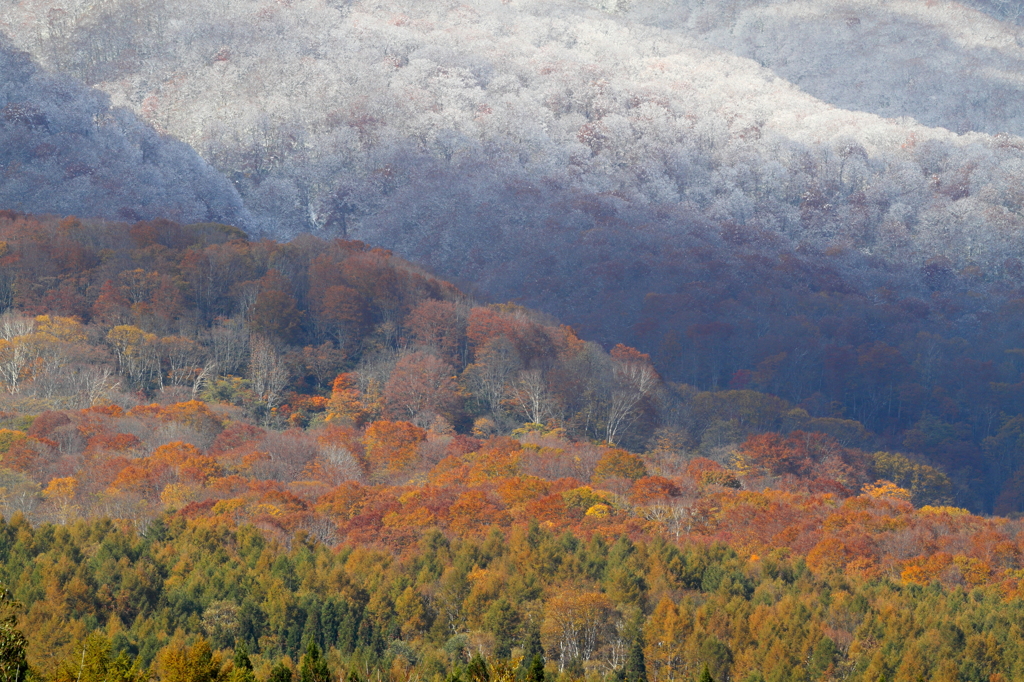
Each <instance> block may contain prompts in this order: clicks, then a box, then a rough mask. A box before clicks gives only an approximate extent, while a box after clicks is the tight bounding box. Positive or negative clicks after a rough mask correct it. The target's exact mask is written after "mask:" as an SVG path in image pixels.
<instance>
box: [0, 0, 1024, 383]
mask: <svg viewBox="0 0 1024 682" xmlns="http://www.w3.org/2000/svg"><path fill="white" fill-rule="evenodd" d="M815 7H818V9H814V10H813V11H812V10H809V9H808V10H806V11H805V10H802V9H800V7H798V6H796V5H787V4H781V3H776V4H760V5H750V6H734V5H728V6H725V5H722V6H719V5H716V4H714V3H712V4H708V5H706V6H702V7H700V8H694V7H690V6H689V5H685V4H676V5H669V4H666V3H654V4H652V3H634V4H633V5H632V6H630V7H626V6H624V5H623V6H622V7H619V6H618V5H616V6H614V7H612V6H610V5H609V6H608V7H605V8H603V9H602V8H599V7H596V6H590V5H582V4H578V3H571V2H563V3H550V2H545V3H530V2H511V3H501V2H496V1H495V2H489V1H486V0H480V1H479V2H473V3H469V4H460V5H456V4H448V5H446V4H437V3H432V4H430V5H423V4H422V3H403V2H397V1H394V2H353V3H348V4H338V3H334V4H332V3H324V2H316V1H314V0H305V1H299V2H289V3H277V2H261V1H258V0H235V1H233V2H224V3H217V4H216V5H210V4H208V3H195V2H188V1H186V0H177V1H176V2H172V3H163V2H147V1H145V0H140V1H138V2H125V1H123V0H106V1H104V2H100V3H88V4H86V3H79V2H73V1H71V0H67V1H65V2H61V3H58V5H57V6H54V5H52V4H51V3H42V2H33V1H31V0H24V1H22V2H19V3H16V4H10V5H7V6H5V9H4V11H3V13H2V16H0V20H2V21H3V26H4V27H6V29H7V30H8V32H9V33H10V34H11V36H12V38H13V39H15V40H17V41H18V44H19V45H21V46H22V47H24V48H26V49H30V50H31V51H32V52H33V54H35V55H36V56H37V57H38V58H39V59H40V60H42V61H43V62H44V63H45V64H47V65H48V66H49V67H50V68H52V69H55V70H60V71H67V72H69V73H72V74H75V75H76V76H78V77H80V78H81V79H83V80H84V81H86V82H88V83H90V84H96V85H97V86H98V87H101V88H102V89H104V90H106V91H107V92H109V93H111V96H112V97H113V100H114V101H115V102H117V103H121V104H124V105H127V106H129V107H131V108H132V109H133V110H134V111H136V112H138V113H139V114H140V115H141V116H142V117H143V118H145V119H146V120H147V121H149V122H151V123H153V124H154V125H156V126H157V127H159V128H160V129H163V130H166V131H168V132H170V133H172V134H174V135H176V136H178V137H180V138H181V139H183V140H186V141H187V142H189V143H190V144H191V145H193V147H195V148H196V149H197V150H199V151H200V152H201V153H202V154H203V156H204V157H205V158H206V159H207V160H209V161H210V163H212V164H213V165H214V166H215V167H217V168H218V169H219V170H221V171H222V172H223V173H225V174H226V175H227V176H228V177H230V178H231V179H232V180H233V182H234V183H235V185H236V187H237V188H238V189H239V191H240V193H241V195H242V196H243V198H244V199H245V202H246V205H247V207H248V208H249V210H250V211H252V213H253V214H254V216H255V223H254V225H255V226H257V227H258V228H259V229H261V230H263V231H264V232H265V233H273V234H294V233H296V232H298V231H303V230H326V231H327V232H328V233H332V234H338V233H340V234H345V235H348V236H350V237H357V238H360V239H364V240H366V241H368V242H370V243H374V244H378V245H382V246H385V247H388V248H391V249H394V250H395V251H396V252H397V253H400V254H401V255H403V256H405V257H408V258H411V259H413V260H416V261H417V262H421V263H423V264H425V265H426V266H428V267H431V268H433V269H434V270H435V271H436V272H438V273H440V274H442V275H443V276H446V277H450V278H453V279H456V280H457V281H459V282H461V283H464V284H472V285H474V286H476V287H478V289H477V290H478V291H480V292H481V293H483V294H484V295H487V296H491V297H493V298H495V299H497V300H507V299H508V298H512V297H517V298H518V299H519V300H520V301H522V302H524V303H528V304H530V305H535V306H538V307H540V308H542V309H544V310H547V311H549V312H553V313H556V314H558V315H559V316H560V317H561V318H562V319H564V320H566V321H567V322H570V323H573V324H576V325H578V326H579V327H580V328H581V330H582V331H584V332H585V333H586V334H587V335H590V336H592V337H595V338H599V339H601V340H602V341H604V342H606V343H608V344H609V345H612V344H613V343H615V342H616V341H618V340H622V339H624V338H629V337H627V336H626V334H627V333H629V332H630V330H631V329H632V330H633V331H635V330H637V329H639V328H641V327H642V326H643V324H642V319H641V318H642V315H641V313H642V308H643V306H644V305H645V303H644V301H645V298H644V297H645V296H646V295H647V294H649V293H654V294H658V295H669V296H673V295H676V294H680V293H686V292H688V291H689V290H690V288H691V285H692V283H693V282H695V281H697V282H702V281H703V280H704V275H703V274H699V273H698V274H697V275H696V276H692V275H691V273H692V271H693V270H694V269H699V268H700V267H702V266H703V265H704V264H705V263H708V262H718V263H722V264H724V265H723V266H721V267H719V268H717V272H716V274H715V275H714V276H715V277H716V278H717V279H719V280H725V281H727V282H728V283H729V285H730V286H734V287H745V286H749V285H751V284H752V283H755V282H758V281H759V280H760V279H762V275H761V273H760V272H759V271H758V268H757V267H756V266H755V267H754V268H753V270H750V269H749V267H748V266H734V265H733V264H734V263H738V262H742V261H744V260H749V259H751V258H753V259H757V258H759V257H761V256H767V257H768V258H777V257H778V258H781V257H788V256H787V254H791V253H793V252H794V250H803V251H802V253H804V254H805V256H804V257H806V258H809V259H811V260H817V261H823V262H825V263H828V265H827V266H826V267H828V268H831V269H833V270H835V271H836V272H837V273H838V274H839V275H840V277H841V279H842V280H843V281H844V285H843V286H845V287H853V288H854V289H856V290H858V291H870V290H873V289H875V288H876V287H877V286H878V283H879V282H880V281H883V280H886V279H888V280H889V281H899V282H900V286H899V287H897V290H898V291H905V292H912V293H913V295H914V296H915V297H918V298H921V297H925V298H927V297H928V296H929V295H930V292H931V291H932V290H933V289H932V286H931V285H932V283H933V282H932V280H929V279H928V277H927V276H926V273H925V271H924V270H922V269H921V268H922V267H925V266H926V264H927V263H928V261H929V259H933V258H939V259H940V261H938V262H939V263H940V265H939V267H940V269H945V270H950V271H952V272H956V271H960V270H963V269H965V268H967V269H970V270H971V272H975V273H977V279H978V281H979V282H981V283H987V282H991V281H993V280H999V279H1002V278H1004V277H1005V276H1006V275H1007V273H1010V274H1012V272H1015V270H1014V268H1015V265H1014V264H1015V263H1016V262H1017V261H1015V260H1013V259H1015V258H1018V257H1019V256H1020V255H1022V254H1021V252H1022V246H1021V245H1022V244H1024V240H1022V239H1021V234H1022V227H1024V223H1022V217H1021V214H1020V211H1021V200H1022V197H1021V195H1020V192H1019V187H1020V186H1021V179H1022V178H1021V175H1022V173H1024V152H1022V149H1024V142H1022V141H1021V140H1020V138H1018V137H1017V136H1016V133H1018V132H1020V131H1019V130H1017V127H1018V125H1019V124H1018V123H1016V121H1018V118H1019V112H1018V108H1017V107H1015V106H1013V103H1014V102H1016V101H1017V100H1018V99H1019V98H1018V97H1017V95H1016V94H1014V93H1016V92H1017V88H1018V87H1019V85H1018V79H1019V76H1018V74H1019V69H1018V67H1017V65H1018V62H1019V58H1020V49H1019V48H1018V47H1017V46H1016V38H1015V36H1016V35H1017V33H1016V32H1017V31H1018V29H1017V27H1016V25H1015V24H1013V23H1012V22H1003V23H999V22H998V21H997V20H996V19H994V18H992V17H990V16H987V15H985V14H983V13H981V12H975V11H973V10H968V9H965V8H964V7H962V6H960V5H957V4H955V3H934V6H928V7H924V8H923V9H922V8H921V7H918V6H916V5H914V6H910V5H906V6H905V5H902V4H898V3H897V4H893V3H887V4H885V5H868V4H865V5H863V6H861V5H856V4H836V5H828V6H815ZM826 10H827V11H828V16H825V14H824V13H825V12H826ZM808 12H810V13H811V15H813V16H811V17H810V18H808V14H807V13H808ZM819 14H820V16H819ZM701 17H704V18H703V19H702V18H701ZM792 17H797V19H792ZM814 17H817V18H814ZM836 17H841V21H840V20H839V19H836ZM858 20H859V22H860V23H859V24H858V23H857V21H858ZM836 21H840V25H838V26H837V25H835V22H836ZM793 25H796V26H797V27H798V28H799V36H798V37H793V31H790V30H789V29H788V28H787V27H791V26H793ZM758 27H760V28H758ZM840 29H841V30H840ZM843 31H846V32H851V33H849V35H847V33H843ZM856 31H861V32H863V33H866V34H868V35H867V36H861V37H857V35H859V34H855V32H856ZM765 36H767V37H765ZM769 38H771V39H770V40H769ZM872 41H874V42H872ZM925 44H927V45H929V46H932V45H936V44H938V45H939V46H940V47H939V48H938V49H930V50H929V51H928V54H927V55H925V56H920V57H917V56H914V55H918V54H920V50H919V49H918V48H916V47H910V46H915V45H925ZM755 48H756V49H755ZM904 48H905V49H904ZM730 51H733V52H735V53H736V54H733V53H732V52H730ZM833 54H838V55H839V56H835V57H833V56H831V55H833ZM750 57H753V58H757V59H759V60H760V61H762V62H764V64H766V66H761V65H760V64H758V62H757V61H754V59H751V58H750ZM825 62H828V63H825ZM830 65H831V66H830ZM784 78H791V79H792V80H793V81H794V82H789V81H787V80H784ZM910 78H913V79H914V81H915V84H914V86H913V87H908V86H907V82H905V81H906V80H907V79H910ZM804 80H807V81H808V83H807V85H806V87H805V85H804ZM796 81H798V82H796ZM848 86H849V87H848ZM883 90H884V91H885V92H884V93H881V91H883ZM880 93H881V94H885V96H886V97H888V98H889V100H888V101H889V103H888V104H884V103H883V102H882V101H881V94H880ZM931 97H937V98H938V99H937V100H934V101H933V100H931V99H930V98H931ZM922 98H923V99H922ZM999 102H1004V103H1005V106H999V105H998V103H999ZM837 105H838V106H837ZM839 106H845V107H859V108H862V109H863V110H858V109H852V108H851V109H842V108H839ZM878 114H882V115H886V116H901V117H905V116H915V117H917V118H919V119H920V120H921V121H922V122H924V123H928V124H929V125H932V126H944V127H926V126H925V125H922V124H921V123H918V122H916V121H914V120H913V119H909V118H882V117H880V116H879V115H878ZM990 133H998V134H990ZM828 249H832V252H831V253H832V254H833V255H832V256H831V257H829V258H822V257H821V255H820V254H822V253H823V252H824V251H826V250H828ZM815 254H817V255H815ZM737 259H738V260H737ZM941 259H946V260H941ZM928 267H931V266H928ZM901 268H902V269H903V270H901V271H900V272H897V273H895V274H892V273H891V272H890V271H891V270H893V269H901ZM802 277H803V276H802V275H798V274H794V275H793V278H792V279H791V281H792V282H795V283H796V284H795V285H796V286H807V287H809V288H811V289H812V290H816V289H818V288H820V283H818V282H815V281H813V280H805V279H801V278H802ZM764 323H766V324H769V325H772V324H774V323H773V322H771V321H766V322H764ZM769 328H770V329H771V330H772V334H776V333H782V332H783V331H784V330H782V329H780V328H778V327H774V326H770V327H769ZM676 332H677V333H678V335H679V336H681V337H685V336H686V333H687V327H686V326H685V325H684V326H682V327H679V328H678V329H676ZM664 338H665V337H664V334H660V335H656V336H650V335H649V336H647V337H639V336H637V337H633V338H632V339H631V340H632V341H633V342H634V343H637V344H640V345H642V346H643V348H644V349H645V350H647V351H648V352H651V353H657V351H658V347H659V344H661V343H662V342H663V341H664ZM684 345H685V344H684ZM777 352H778V351H776V353H777ZM767 357H768V356H767V355H762V356H761V357H758V358H757V361H758V362H760V361H762V360H764V359H766V358H767ZM739 368H740V367H737V366H733V367H731V368H730V370H731V371H730V372H728V373H729V374H731V373H732V371H735V370H736V369H739ZM664 369H665V371H668V372H670V373H672V372H675V371H676V370H675V369H673V368H671V367H665V368H664ZM709 385H713V384H709Z"/></svg>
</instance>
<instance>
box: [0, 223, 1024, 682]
mask: <svg viewBox="0 0 1024 682" xmlns="http://www.w3.org/2000/svg"><path fill="white" fill-rule="evenodd" d="M0 273H2V275H3V277H2V279H0V303H2V306H3V308H4V311H3V313H2V315H0V388H2V392H0V410H2V411H0V514H2V518H0V581H2V584H4V585H6V586H7V587H9V588H10V591H11V593H10V594H8V593H7V592H6V591H3V590H0V644H2V646H3V658H2V659H0V663H2V667H0V673H2V674H4V675H6V677H5V678H4V679H5V680H11V682H16V681H17V680H25V679H27V678H26V672H27V669H26V666H28V665H31V674H32V675H33V676H34V678H33V679H45V680H53V682H72V681H73V680H74V681H75V682H110V681H111V680H116V681H117V682H142V681H143V680H146V679H156V680H159V682H228V681H229V680H230V681H231V682H255V680H267V681H268V682H290V681H291V680H293V679H294V677H293V676H297V677H298V678H299V680H300V681H302V682H313V681H315V682H332V681H333V680H340V679H345V680H347V681H348V682H360V681H362V680H374V679H376V680H385V679H386V680H388V681H389V682H407V681H408V680H412V679H422V680H430V681H431V682H442V681H445V680H446V681H447V682H490V681H491V680H493V681H494V682H498V681H501V682H514V681H520V682H558V681H561V682H570V681H574V680H575V681H579V680H589V681H590V682H599V681H606V682H613V681H615V682H621V681H622V680H628V681H629V682H645V681H646V682H652V681H653V682H662V681H664V682H670V681H672V680H686V681H689V680H694V679H700V680H703V681H705V682H706V680H723V681H724V680H743V681H744V682H763V681H764V680H792V681H793V682H797V681H798V680H799V681H805V680H865V681H868V682H875V681H876V680H878V679H879V678H880V677H883V676H884V678H885V679H893V680H897V681H898V682H904V681H906V682H916V680H919V679H932V680H951V681H952V680H972V681H973V680H978V681H979V682H984V681H985V680H988V681H989V682H992V680H1011V679H1017V678H1019V676H1020V675H1021V673H1022V672H1024V648H1022V646H1021V638H1020V637H1018V636H1017V627H1018V625H1017V624H1018V621H1019V619H1020V617H1021V614H1020V611H1021V609H1022V608H1024V582H1022V575H1024V573H1022V569H1024V544H1022V537H1024V533H1022V530H1024V529H1022V523H1024V522H1022V521H1021V520H1019V519H1009V518H1001V517H994V518H982V517H979V516H974V515H972V514H971V513H970V512H968V511H967V510H966V509H962V508H960V507H956V506H951V505H950V503H951V502H952V501H953V499H954V497H960V498H970V497H971V493H972V492H974V493H977V492H978V490H984V484H983V483H978V482H976V481H973V480H970V479H969V478H964V477H962V476H961V478H959V479H958V480H957V482H956V483H955V484H954V482H952V481H951V480H950V478H949V477H948V476H946V475H945V474H944V473H942V471H940V470H939V469H937V468H936V467H934V466H931V465H929V464H928V463H926V462H925V461H923V460H922V459H921V458H920V457H919V456H918V454H917V453H919V452H927V453H933V452H938V450H936V449H935V448H934V447H933V446H934V445H935V443H934V442H933V441H932V440H929V439H933V438H934V437H935V436H936V434H938V435H940V436H941V435H942V434H944V433H945V431H944V430H943V429H944V428H946V427H943V426H942V425H941V422H939V421H938V420H936V419H934V418H930V419H931V421H928V420H926V419H923V420H922V421H923V422H927V423H926V424H925V425H924V426H921V429H922V430H921V431H920V433H918V434H917V435H916V436H914V437H913V438H912V437H911V436H910V435H909V434H908V435H907V436H906V439H907V441H908V442H911V443H917V444H918V445H919V446H920V449H919V450H917V451H914V452H910V453H902V452H899V451H895V450H884V449H879V448H880V447H881V445H882V444H884V443H885V442H887V439H886V437H885V436H884V435H881V436H880V435H875V434H872V433H870V432H869V431H867V430H866V429H865V428H864V426H863V425H862V424H860V423H858V422H856V421H853V420H844V419H839V418H834V417H815V416H812V415H810V414H809V413H808V412H807V411H806V410H804V409H801V408H796V407H794V406H793V405H791V404H789V403H787V402H786V401H784V400H782V399H780V398H778V397H776V396H772V395H769V394H767V393H762V392H757V391H754V390H750V389H737V390H726V391H716V392H701V391H699V390H697V389H695V388H693V387H691V386H686V385H680V384H673V383H671V382H663V381H662V380H661V379H660V377H659V376H658V375H657V374H656V373H655V372H654V371H653V368H652V366H651V363H650V360H649V358H647V356H645V355H644V354H642V353H640V352H638V351H636V350H634V349H632V348H628V347H626V346H621V345H620V346H617V347H615V348H613V349H612V351H611V352H610V353H606V352H605V351H603V350H602V349H601V348H600V347H599V346H598V345H596V344H594V343H592V342H586V341H583V340H581V339H580V338H578V337H577V335H576V334H575V333H574V332H573V331H572V330H571V329H569V328H567V327H564V326H559V325H558V324H557V323H555V322H553V321H552V320H550V319H548V318H545V317H544V316H542V315H539V314H536V313H532V312H530V311H528V310H526V309H524V308H522V307H519V306H515V305H510V304H503V305H489V306H483V305H477V304H475V303H474V302H473V301H472V300H470V299H468V298H467V297H466V296H465V295H464V294H462V293H461V292H459V291H458V289H456V288H455V287H453V286H452V285H451V284H448V283H446V282H443V281H441V280H439V279H437V278H436V277H433V276H431V275H429V274H427V273H425V272H424V271H422V270H421V269H419V268H417V267H416V266H414V265H411V264H410V263H408V262H406V261H403V260H402V259H400V258H398V257H396V256H394V255H392V254H390V253H389V252H387V251H384V250H381V249H375V248H371V247H369V246H367V245H366V244H363V243H360V242H353V241H345V240H322V239H319V238H316V237H311V236H308V235H304V236H300V237H298V238H296V239H294V240H292V241H290V242H287V243H279V242H274V241H271V240H260V241H252V240H249V239H247V238H246V236H245V235H244V233H242V232H241V231H240V230H238V229H237V228H234V227H230V226H226V225H220V224H212V223H200V224H192V225H181V224H178V223H173V222H170V221H166V220H160V221H152V222H138V223H134V224H130V225H129V224H126V223H103V222H98V221H93V220H79V219H76V218H70V217H69V218H64V219H57V218H52V217H42V218H39V217H33V216H27V215H23V214H16V213H13V212H9V211H6V212H0ZM837 323H841V324H857V322H856V320H838V321H837ZM922 333H924V332H922ZM939 347H940V346H937V348H939ZM945 350H946V351H947V352H948V351H951V350H960V351H962V350H963V348H962V347H961V346H956V347H951V348H946V349H945ZM878 356H879V357H882V358H885V357H888V356H887V354H886V353H885V352H883V351H878ZM872 357H874V356H872ZM846 360H847V361H852V360H851V359H850V358H847V359H846ZM837 362H838V361H837ZM858 362H859V360H858ZM958 362H959V364H960V365H964V366H967V367H968V368H970V365H969V363H968V362H967V361H966V360H965V359H964V358H963V357H960V358H959V360H958ZM837 366H838V365H837ZM888 371H889V370H888V369H887V368H886V366H885V365H884V363H883V364H882V365H880V366H879V367H878V368H877V372H879V373H882V374H884V373H886V372H888ZM758 373H759V376H757V377H751V378H750V380H751V381H752V382H755V383H756V382H761V381H767V379H765V378H764V377H766V376H769V375H770V374H771V368H768V367H764V368H760V369H759V370H758ZM761 375H764V376H761ZM849 390H850V391H851V392H857V391H866V392H867V393H869V394H870V393H871V391H873V390H876V389H875V388H872V387H870V386H854V385H851V387H850V389H849ZM931 390H932V392H933V393H934V394H936V395H938V396H942V397H943V399H944V401H945V402H944V403H943V404H944V406H945V409H946V411H947V412H955V411H956V410H957V409H959V408H960V406H959V404H958V403H957V402H956V401H955V398H956V397H957V396H956V395H947V394H945V393H944V392H943V389H942V388H941V387H939V386H932V388H931ZM1005 390H1012V387H1005ZM1021 405H1022V403H1021V401H1016V402H1013V401H1009V400H1007V406H1008V407H1007V409H1013V408H1016V409H1017V410H1019V409H1021ZM1004 418H1005V420H1006V423H1007V426H1005V427H1004V428H1003V429H1002V430H1001V431H1000V435H999V438H997V439H992V440H991V441H986V442H985V443H984V444H983V447H984V448H985V453H986V456H987V457H988V456H990V457H992V458H993V459H992V465H993V466H996V465H1003V466H1007V467H1008V468H1007V469H1006V470H1005V472H1000V471H998V470H996V469H993V470H992V471H993V474H992V475H993V476H994V477H995V476H1002V477H1004V478H1009V479H1013V477H1012V476H1010V475H1009V473H1006V472H1010V471H1012V469H1013V466H1014V463H1016V462H1018V461H1019V457H1018V456H1017V455H1016V454H1015V453H1016V452H1017V451H1018V450H1015V449H1014V448H1018V449H1019V447H1020V442H1021V441H1020V436H1019V434H1020V423H1021V417H1020V416H1019V414H1012V415H1011V414H1008V415H1006V416H1005V417H1004ZM929 425H930V426H929ZM929 429H931V430H929ZM947 435H948V434H947ZM957 435H958V437H963V438H969V437H970V436H969V434H966V433H959V434H957ZM914 438H916V439H917V440H914ZM623 446H625V448H624V447H623ZM963 447H966V446H963ZM963 447H962V448H961V449H963ZM626 448H628V449H626ZM929 448H931V449H929ZM960 455H961V456H962V457H964V458H969V455H970V453H967V454H964V453H960ZM999 457H1003V458H1004V459H999ZM958 461H967V459H963V460H958ZM985 461H987V460H984V461H983V460H979V461H977V462H975V463H976V464H978V465H979V466H985V463H984V462H985ZM956 473H957V474H961V473H962V472H959V471H958V472H956ZM972 488H974V489H975V490H973V491H972ZM1021 488H1022V486H1021V485H1020V481H1019V480H1016V481H1013V480H1011V483H1010V484H1009V485H1007V486H1006V487H1005V488H1004V489H1003V491H1002V494H1001V495H1000V499H999V504H1001V505H1003V506H1005V507H1006V509H1007V510H1013V509H1017V508H1019V507H1015V506H1014V505H1019V503H1020V499H1021V497H1022V494H1021ZM994 489H995V488H993V487H989V488H987V490H989V491H992V490H994ZM12 600H17V601H18V602H20V604H21V606H20V607H18V606H17V605H16V604H14V603H13V602H12ZM19 633H20V634H19ZM22 634H23V635H24V637H25V638H26V639H22V636H21V635H22ZM232 651H233V653H232Z"/></svg>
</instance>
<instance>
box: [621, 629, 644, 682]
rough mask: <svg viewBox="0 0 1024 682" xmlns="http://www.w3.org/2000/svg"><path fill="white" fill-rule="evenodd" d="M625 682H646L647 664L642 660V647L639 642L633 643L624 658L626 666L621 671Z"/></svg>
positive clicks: (637, 640)
mask: <svg viewBox="0 0 1024 682" xmlns="http://www.w3.org/2000/svg"><path fill="white" fill-rule="evenodd" d="M622 679H623V680H625V682H647V663H646V661H645V660H644V647H643V643H642V642H641V640H639V639H636V640H634V641H633V646H632V647H630V649H629V656H627V657H626V665H625V667H624V668H623V670H622Z"/></svg>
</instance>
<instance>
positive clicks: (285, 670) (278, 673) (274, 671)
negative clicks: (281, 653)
mask: <svg viewBox="0 0 1024 682" xmlns="http://www.w3.org/2000/svg"><path fill="white" fill-rule="evenodd" d="M292 677H293V676H292V669H291V668H289V667H288V666H286V665H285V664H284V661H278V662H277V665H275V666H274V667H273V668H271V669H270V676H269V677H268V678H267V682H292Z"/></svg>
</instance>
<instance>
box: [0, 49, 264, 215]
mask: <svg viewBox="0 0 1024 682" xmlns="http://www.w3.org/2000/svg"><path fill="white" fill-rule="evenodd" d="M0 207H3V208H4V209H14V210H19V211H28V212H34V213H55V214H60V215H67V214H78V215H87V216H92V217H97V218H112V219H121V220H142V219H151V218H157V217H165V218H172V219H178V220H184V221H187V222H194V221H201V220H220V221H227V222H232V223H236V224H239V225H242V226H244V225H245V224H246V223H247V221H248V213H247V212H246V210H245V208H244V207H243V206H242V201H241V199H240V198H239V196H238V193H237V192H235V190H234V189H233V188H232V187H231V184H230V183H229V182H227V181H226V180H225V179H224V178H223V177H221V176H219V175H218V174H217V172H216V171H215V170H214V169H213V168H211V167H210V166H209V165H208V164H207V163H206V162H204V161H203V160H202V159H201V158H200V157H199V156H198V155H197V154H196V153H195V151H194V150H192V149H191V148H189V147H188V146H187V145H185V144H183V143H181V142H180V141H177V140H173V139H171V138H169V137H167V136H162V135H159V134H157V133H156V132H155V131H154V130H153V129H152V128H150V127H149V126H148V125H146V124H145V123H144V122H142V121H141V120H139V119H138V118H137V117H136V116H134V115H133V114H131V113H129V112H127V111H124V110H122V109H115V108H112V107H111V106H110V100H109V97H107V96H106V95H104V94H103V93H102V92H99V91H97V90H94V89H90V88H87V87H85V86H84V85H82V84H81V83H77V82H75V81H74V80H73V79H72V78H70V77H68V76H58V75H53V74H49V73H46V72H45V71H43V70H42V69H40V68H39V67H38V66H37V65H36V64H35V63H33V61H32V60H31V58H30V56H29V55H27V54H25V53H24V52H20V51H18V50H16V49H15V48H13V47H12V46H11V45H10V44H9V43H8V41H6V40H5V39H3V38H2V36H0Z"/></svg>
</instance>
